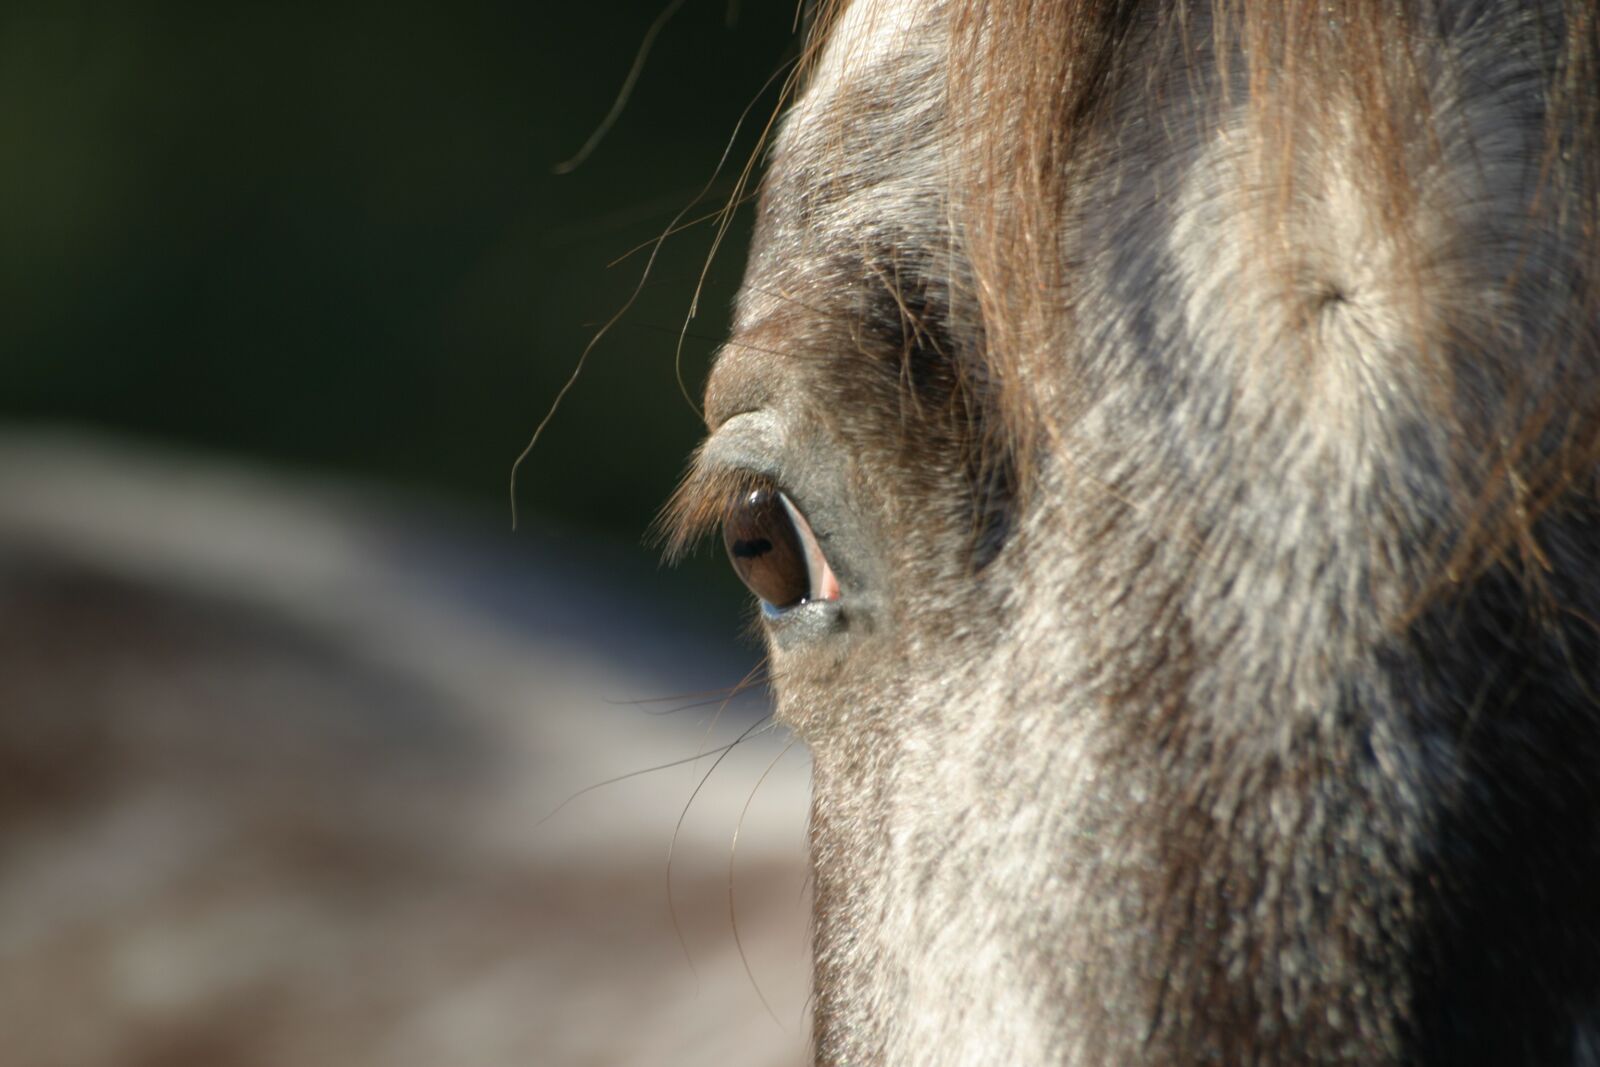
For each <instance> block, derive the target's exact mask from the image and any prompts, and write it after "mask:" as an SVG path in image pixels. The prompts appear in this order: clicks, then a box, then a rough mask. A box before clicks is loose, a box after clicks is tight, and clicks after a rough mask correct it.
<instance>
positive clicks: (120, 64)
mask: <svg viewBox="0 0 1600 1067" xmlns="http://www.w3.org/2000/svg"><path fill="white" fill-rule="evenodd" d="M664 6H665V5H664V0H609V2H604V3H596V4H547V3H499V4H495V3H478V4H450V5H443V4H420V3H415V4H404V3H401V4H389V5H384V6H381V7H380V6H376V5H373V6H370V7H357V6H355V5H338V4H332V5H330V4H315V5H312V4H305V5H299V4H282V3H274V4H210V5H198V4H173V3H166V4H158V3H146V4H139V5H110V4H95V3H87V2H85V3H72V2H68V0H55V2H52V3H48V4H37V5H30V4H15V3H13V4H7V5H5V6H4V8H3V13H0V154H3V163H0V419H3V420H4V421H5V422H7V423H10V424H13V425H14V424H17V423H24V424H26V423H31V422H52V423H56V422H63V421H65V422H68V423H71V424H77V425H87V426H90V427H96V428H108V429H112V430H115V431H117V432H120V433H128V434H133V435H137V436H139V437H141V438H148V439H153V440H155V441H158V442H162V443H172V444H177V445H180V446H184V447H195V448H200V449H205V450H210V451H220V452H223V453H225V454H229V455H234V456H241V457H246V458H249V459H258V460H265V461H270V462H273V463H277V464H284V465H288V466H290V467H292V468H296V469H301V470H308V471H313V472H316V473H330V474H336V475H340V476H351V475H353V476H356V477H359V478H365V479H371V480H376V481H379V482H381V483H383V484H388V485H393V486H398V487H402V488H405V489H415V490H420V491H422V492H424V493H426V494H429V495H434V496H439V497H443V498H446V499H448V500H450V501H452V502H453V504H454V505H456V506H459V507H460V508H462V509H465V510H466V511H467V512H469V513H473V514H474V515H476V516H478V517H479V518H481V520H482V521H483V522H485V523H501V524H505V525H509V521H510V519H509V509H508V506H507V504H506V486H507V479H508V476H509V472H510V467H511V463H512V461H513V459H514V458H515V457H516V455H517V454H518V452H519V451H520V450H521V449H522V447H523V445H524V444H525V443H526V442H527V440H528V438H529V435H530V434H531V432H532V431H533V429H534V427H535V425H536V424H537V423H538V421H539V419H540V417H541V416H542V415H543V414H544V413H545V411H546V410H547V408H548V407H549V405H550V403H551V401H552V400H553V398H554V397H555V395H556V393H557V391H558V390H559V388H560V385H561V383H562V381H563V380H564V379H565V378H566V376H567V375H568V374H569V373H570V372H571V370H572V369H573V366H574V364H575V362H576V361H577V359H578V357H579V354H580V353H581V352H582V350H583V347H584V345H585V343H586V342H587V341H588V339H589V338H590V337H591V336H592V335H593V334H594V332H595V329H596V327H597V326H598V325H599V324H600V323H602V322H604V321H605V320H606V319H608V318H609V317H611V316H612V315H613V314H614V313H615V312H617V311H618V310H619V309H620V308H621V307H622V306H623V304H624V303H625V301H626V300H627V297H628V294H629V292H630V291H631V290H632V289H633V287H634V285H635V284H636V283H637V281H638V279H639V276H640V272H641V270H642V268H643V265H644V256H643V255H635V256H633V257H632V258H629V259H627V260H626V261H624V262H622V263H621V264H619V265H616V266H608V264H610V263H611V262H612V261H613V260H615V259H616V258H617V257H619V256H621V255H622V254H624V253H626V252H628V251H629V250H630V249H633V248H634V247H636V246H638V245H639V244H641V243H642V242H647V241H649V240H651V239H652V238H654V237H655V236H657V235H658V234H659V233H660V232H661V231H662V230H663V229H664V228H665V227H666V226H667V224H668V223H669V221H670V220H671V219H672V217H673V216H674V215H675V214H676V213H677V212H678V211H679V210H680V209H683V208H684V207H686V206H687V205H689V204H690V202H691V201H692V200H693V199H694V197H695V195H696V193H697V192H698V191H699V190H700V188H701V187H702V186H703V185H704V184H705V183H706V182H707V180H708V179H709V178H710V177H711V175H712V172H713V170H714V169H715V168H716V165H717V160H718V158H719V156H720V155H721V154H722V151H723V148H724V146H725V145H726V143H727V141H728V138H729V136H730V134H731V133H732V132H733V130H734V128H735V125H736V123H737V121H738V118H739V114H740V112H741V111H742V110H743V109H744V108H745V106H746V105H747V104H750V103H751V102H752V101H757V102H756V103H755V105H754V108H753V110H752V112H751V116H752V118H751V121H749V122H747V123H746V128H745V130H744V131H743V133H742V135H741V136H740V137H739V138H738V139H737V140H736V143H735V146H734V150H733V155H732V156H731V162H732V167H731V168H730V169H729V170H726V171H725V172H724V174H723V175H722V176H721V177H720V178H719V179H717V180H716V181H715V182H714V183H713V186H712V189H711V191H710V192H709V194H708V195H707V197H706V200H705V201H704V203H703V205H702V208H700V209H695V210H694V211H692V212H691V214H692V215H699V214H701V213H703V211H704V210H708V209H711V208H716V207H720V206H722V205H723V204H724V203H725V202H726V200H727V198H728V195H729V191H730V189H731V180H732V176H733V174H734V173H735V172H736V170H737V167H738V165H740V164H742V163H743V161H744V160H745V159H746V158H747V157H748V156H749V154H750V152H751V151H752V149H753V147H754V142H755V134H756V132H757V131H758V130H759V127H760V126H761V125H763V124H764V122H765V120H766V118H767V117H768V115H770V113H771V110H772V107H773V105H774V101H775V95H774V92H773V91H772V89H771V88H768V89H766V90H765V92H764V94H763V85H764V83H766V82H767V81H768V79H769V77H770V76H771V75H772V74H773V72H774V71H776V70H777V69H778V68H779V67H780V66H781V65H782V64H783V63H784V62H785V61H786V60H787V59H789V58H791V57H792V55H793V52H794V48H795V41H794V36H793V34H792V32H791V22H792V19H793V16H794V11H793V9H792V8H791V7H790V5H788V4H774V5H746V6H739V5H733V6H730V5H729V4H728V3H727V2H726V0H690V2H688V3H686V4H684V5H683V7H682V9H681V10H680V11H678V12H677V13H676V15H675V16H674V17H673V19H672V20H671V22H670V23H669V24H668V25H667V26H666V27H665V29H664V30H663V32H662V33H661V35H660V37H659V39H658V41H657V42H656V46H655V48H654V50H653V52H652V53H651V55H650V56H649V59H648V62H647V65H646V66H645V68H644V71H643V75H642V77H641V78H640V80H639V82H638V86H637V89H636V91H635V93H634V95H633V98H632V100H631V101H630V102H629V104H628V106H627V108H626V110H625V111H624V112H623V113H622V115H621V118H620V120H619V121H618V122H617V124H616V127H615V129H614V130H613V131H612V132H611V134H610V135H609V136H608V137H607V138H606V139H605V140H604V141H603V142H602V143H601V144H600V145H599V147H598V148H597V150H596V151H595V152H594V153H593V155H592V157H591V158H590V159H589V160H588V161H587V162H586V163H585V164H584V165H583V166H581V167H580V168H579V169H577V170H576V171H575V172H574V173H571V174H567V175H557V174H555V173H554V172H553V169H554V167H555V165H556V164H558V163H559V162H560V161H562V160H563V159H565V158H567V157H568V156H570V155H571V154H572V153H573V152H575V151H576V150H577V149H578V147H579V146H580V145H582V144H583V143H584V141H585V140H586V139H587V138H588V137H589V135H590V134H591V133H592V132H593V131H594V129H595V128H596V126H597V124H598V123H599V122H600V121H601V119H602V117H603V116H604V115H605V113H606V112H607V110H608V108H609V107H610V105H611V102H612V99H613V97H614V96H615V94H616V92H617V90H618V89H619V87H620V86H621V84H622V82H623V80H624V78H625V76H626V74H627V71H628V69H629V67H630V65H631V64H632V62H633V60H634V57H635V53H636V51H637V49H638V46H639V44H640V41H641V39H642V38H643V37H644V36H645V34H646V31H647V29H648V27H649V26H650V24H651V22H652V21H653V20H655V19H656V17H657V16H658V15H660V14H661V12H662V10H663V8H664ZM748 215H749V210H748V208H747V209H746V210H745V212H743V213H742V214H741V216H740V218H739V220H738V222H737V223H736V225H735V226H734V228H733V230H732V231H731V232H730V235H729V239H728V242H727V244H726V245H725V246H724V248H723V250H722V252H721V254H720V255H719V256H717V257H716V259H715V261H714V262H713V264H712V267H711V271H710V276H709V284H708V287H707V290H706V294H705V297H704V299H703V300H702V302H701V310H700V314H699V316H698V317H697V318H696V319H695V320H694V322H693V323H692V324H691V325H690V335H691V336H690V338H689V341H688V344H687V346H686V347H685V350H684V357H685V358H684V366H683V374H684V378H685V380H686V382H687V383H688V386H689V392H690V394H691V395H692V396H695V397H696V398H698V394H699V391H700V388H701V386H702V384H703V381H704V374H705V369H706V363H707V359H708V356H709V354H710V353H711V351H712V349H713V347H714V344H715V341H716V339H717V338H718V337H720V336H721V335H722V333H723V331H724V329H725V326H726V314H727V309H728V305H729V301H730V299H731V296H732V293H733V289H734V287H735V286H736V284H737V282H738V278H739V275H740V272H741V271H742V268H743V259H744V243H745V240H746V235H747V232H748ZM711 236H712V227H711V226H710V225H708V224H702V225H699V226H697V227H694V228H693V229H691V230H689V231H688V232H686V233H683V234H681V235H679V236H677V237H674V238H673V239H671V240H669V241H668V242H667V244H666V247H665V249H664V251H663V253H662V255H661V257H660V259H659V261H658V263H657V265H656V267H655V269H654V271H653V272H652V274H651V277H650V280H649V282H648V284H647V285H646V287H645V289H644V291H643V293H642V295H641V296H640V298H639V300H638V302H637V304H636V305H635V306H634V307H633V309H632V310H631V311H630V312H629V313H628V314H627V315H626V316H625V318H624V319H623V321H622V322H621V323H620V324H619V325H618V326H617V327H616V328H615V329H613V330H612V332H611V333H610V334H609V335H608V336H607V337H606V338H605V339H604V340H603V341H602V342H601V343H600V345H599V346H598V347H597V349H596V350H595V352H594V354H593V356H592V357H591V359H590V362H589V365H588V368H587V370H586V371H585V373H584V375H583V377H582V379H581V380H580V381H579V383H578V385H577V387H576V388H575V389H574V390H573V392H572V394H571V395H570V396H569V397H568V398H567V400H566V402H565V404H564V407H563V408H562V410H561V412H560V413H559V414H558V415H557V417H556V419H555V421H554V422H553V423H552V425H551V427H550V429H549V431H548V433H547V435H546V437H545V439H544V441H543V442H542V443H541V445H540V447H539V449H538V451H537V452H536V453H535V454H534V455H533V456H532V457H531V458H530V460H529V462H528V463H527V464H525V465H524V467H523V471H522V476H521V478H520V482H519V498H520V500H521V502H522V504H523V507H524V509H525V513H526V514H528V515H529V516H530V517H531V519H532V521H533V522H534V523H535V524H537V523H540V522H547V523H549V524H551V525H552V526H554V527H556V528H559V529H562V530H565V531H569V532H571V534H572V535H575V536H578V537H579V538H580V539H581V538H587V537H593V538H595V539H599V540H618V541H631V542H635V543H636V542H637V541H638V539H639V538H640V537H641V536H642V535H643V533H644V531H645V529H646V528H647V526H648V525H649V523H650V521H651V518H652V517H653V515H654V513H655V511H656V509H657V508H658V507H659V505H660V504H661V502H662V501H663V500H664V499H665V497H666V496H667V494H668V493H669V492H670V490H671V488H672V485H673V483H674V481H675V479H676V477H677V475H678V473H679V471H680V470H681V468H682V465H683V462H684V459H685V457H686V455H687V452H688V450H689V449H690V448H691V447H692V446H693V444H694V441H695V439H696V437H697V436H698V434H699V431H700V425H699V422H698V418H697V415H696V413H695V412H694V410H693V409H692V408H691V407H690V405H689V404H688V403H687V402H685V400H684V399H683V398H682V396H681V395H680V393H679V390H678V386H677V383H676V380H675V376H674V368H673V349H674V346H675V338H676V332H677V330H678V329H679V327H680V326H681V325H682V323H683V319H684V316H685V313H686V312H687V310H688V308H689V304H690V300H691V297H692V294H693V288H694V283H695V280H696V278H697V276H698V274H699V272H700V269H701V267H702V265H703V264H704V263H705V261H706V255H707V250H708V248H709V246H710V241H711ZM722 588H723V589H724V590H725V592H722V593H718V594H716V596H715V598H716V599H719V600H721V602H722V603H723V604H726V603H729V602H732V601H733V598H734V597H736V596H737V593H736V592H735V587H734V586H732V585H731V584H730V585H727V586H723V587H722Z"/></svg>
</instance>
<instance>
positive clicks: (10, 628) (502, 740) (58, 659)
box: [0, 433, 807, 1067]
mask: <svg viewBox="0 0 1600 1067" xmlns="http://www.w3.org/2000/svg"><path fill="white" fill-rule="evenodd" d="M508 546H509V547H508ZM607 571H608V568H607V567H606V566H605V565H604V561H603V560H591V561H589V562H587V563H585V562H583V561H578V562H574V561H572V560H570V559H559V558H552V557H551V556H550V555H549V554H548V552H547V551H546V550H544V549H542V548H541V541H540V540H539V539H538V538H537V537H535V536H531V535H525V536H521V537H518V538H516V539H515V540H511V539H505V541H503V542H502V541H496V540H495V539H494V538H492V537H488V536H481V535H477V534H469V533H467V532H464V531H463V530H462V529H460V528H459V527H452V526H451V525H450V524H449V523H448V522H445V521H442V520H440V519H439V518H438V517H437V516H433V515H430V514H427V513H426V511H425V509H421V508H417V507H415V506H406V505H402V504H399V503H396V502H394V501H385V500H383V499H378V498H374V497H371V496H362V495H361V494H358V493H356V492H355V491H352V490H349V489H346V488H342V487H337V486H327V485H317V484H301V483H296V482H294V481H290V480H286V479H282V478H278V477H274V476H270V475H268V474H265V473H262V472H260V471H256V470H251V469H245V468H236V467H230V466H222V465H217V464H211V463H202V462H199V461H195V460H192V459H185V458H180V457H176V456H171V455H163V454H159V453H154V452H149V451H143V450H139V449H136V448H134V447H133V446H130V445H127V444H124V443H119V442H115V441H105V440H94V439H88V438H82V437H70V436H65V435H54V436H50V435H40V434H31V435H20V434H17V433H12V434H9V435H0V1063H3V1064H5V1065H6V1067H44V1065H51V1067H53V1065H62V1067H68V1065H70V1067H100V1065H113V1064H115V1065H117V1067H130V1065H131V1067H156V1065H167V1064H170V1065H174V1067H177V1065H184V1067H195V1065H201V1067H242V1065H247V1064H248V1065H262V1067H267V1065H271V1067H322V1065H328V1067H334V1065H338V1067H361V1065H368V1064H370V1065H374V1067H377V1065H383V1067H409V1065H416V1067H479V1065H482V1067H491V1065H492V1067H500V1065H554V1067H560V1065H568V1064H677V1063H682V1064H712V1063H715V1064H757V1065H759V1064H769V1063H770V1064H784V1063H793V1062H797V1061H798V1060H799V1059H800V1053H799V1050H800V1048H801V1046H802V1041H801V1037H800V1035H801V1034H802V1033H803V1032H804V1023H803V1021H802V1016H803V1013H804V1009H805V1001H806V984H807V973H806V964H805V959H806V951H805V944H804V938H805V918H804V916H805V911H806V901H805V899H804V875H803V861H802V853H803V836H804V825H805V804H806V776H807V775H806V772H807V767H806V759H805V755H804V753H803V752H802V751H801V750H800V749H798V748H795V749H793V750H792V751H789V752H788V753H787V755H783V756H782V758H781V759H779V760H778V762H777V763H776V765H775V769H773V770H772V772H771V774H770V775H769V776H768V777H767V778H766V779H765V781H764V782H763V783H762V784H761V786H760V789H759V790H755V787H756V785H757V781H758V779H760V777H761V775H762V772H763V771H764V770H765V769H766V768H767V767H768V766H769V765H770V764H772V761H773V760H774V759H775V758H777V757H779V756H780V754H782V753H783V752H784V749H785V746H786V744H787V740H786V739H785V738H783V737H780V736H778V735H776V734H770V733H762V734H758V735H756V736H755V737H754V738H753V739H752V740H751V741H750V742H748V743H746V744H743V745H740V746H739V747H738V748H736V749H734V750H733V751H732V753H731V754H730V755H729V757H728V758H727V760H726V761H724V763H723V764H722V765H721V766H720V767H719V768H718V769H717V770H716V773H714V774H713V775H711V777H710V778H709V780H708V781H707V784H706V786H705V788H704V789H703V791H702V792H701V793H700V795H699V796H698V798H697V799H696V800H695V802H694V805H693V807H692V808H691V809H690V810H689V813H688V816H687V818H686V819H685V820H684V824H683V828H682V831H681V833H680V834H679V839H678V845H677V850H676V853H675V858H674V860H673V868H672V899H673V901H674V902H675V904H676V907H677V912H678V926H679V929H680V930H681V933H682V938H683V940H684V942H685V943H686V944H687V948H688V955H689V957H690V959H692V966H691V963H690V962H689V961H688V960H686V958H685V952H684V950H683V948H682V947H680V945H679V940H678V935H677V934H676V933H675V932H674V926H673V922H672V919H671V916H670V913H669V910H668V907H669V905H668V891H667V869H666V860H667V850H668V844H669V841H670V840H671V839H672V836H673V827H674V823H675V822H676V821H677V820H678V818H679V816H680V813H682V812H683V811H684V808H685V804H686V802H687V801H688V799H689V796H690V792H691V790H692V789H693V788H694V784H695V783H696V782H697V781H699V779H700V777H701V776H702V775H703V774H704V773H705V771H706V770H707V769H709V768H710V766H711V763H712V759H713V758H712V757H707V758H706V759H704V760H701V761H700V762H699V763H697V764H695V765H693V766H682V767H675V768H672V769H669V770H664V771H661V772H658V773H655V774H649V775H644V776H641V777H638V778H634V779H631V780H629V781H627V782H624V783H620V784H617V785H610V786H606V787H604V788H601V789H598V790H595V791H593V792H590V793H588V794H585V795H583V796H581V797H579V798H577V799H575V800H574V801H573V802H572V803H571V804H570V805H568V806H567V807H565V808H564V809H563V810H562V811H561V812H560V813H559V814H558V815H557V816H556V817H555V818H553V819H551V820H550V821H548V822H546V823H545V824H543V825H542V826H541V825H537V824H538V823H539V820H540V818H541V817H542V816H543V815H545V814H546V813H547V812H549V811H550V810H551V809H552V808H553V807H555V805H556V804H557V803H558V802H559V801H560V800H561V799H562V798H563V797H564V796H567V795H568V794H570V793H571V792H573V791H574V790H577V789H580V788H582V787H584V786H589V785H593V784H595V783H598V782H601V781H603V780H604V779H607V778H609V777H611V776H614V775H618V774H624V773H627V772H630V771H636V770H639V769H642V768H646V767H650V766H652V765H654V764H657V763H661V762H663V761H666V760H671V759H677V758H681V757H685V756H692V755H693V754H695V753H696V752H697V751H699V750H700V749H701V748H702V747H706V748H714V747H715V746H717V745H720V744H724V743H726V742H728V741H730V740H732V739H733V738H734V737H735V736H737V735H738V734H739V732H740V731H742V730H744V729H745V728H747V727H749V726H751V725H752V724H754V723H756V722H757V720H758V718H759V717H760V716H761V715H762V714H764V712H765V710H766V709H765V707H764V705H763V701H764V698H763V697H762V696H761V695H760V694H759V693H758V694H755V695H752V696H747V697H745V698H743V699H742V701H739V702H736V707H734V708H731V709H729V711H728V712H727V713H726V714H725V715H724V716H723V717H722V719H721V720H720V721H718V722H717V723H716V724H715V727H714V729H711V731H710V740H707V737H708V728H710V727H711V722H712V716H713V714H714V713H715V712H716V707H717V706H716V704H715V703H713V704H712V705H710V706H708V707H704V708H696V709H688V710H683V711H679V712H677V713H675V714H665V715H658V714H650V712H652V711H661V710H666V709H670V708H673V707H676V706H677V705H675V704H673V703H672V702H665V703H649V704H629V703H626V702H629V701H638V700H643V699H646V698H657V697H662V696H666V695H670V694H673V693H679V692H684V691H689V690H705V689H711V688H713V687H717V686H728V685H731V684H732V683H734V682H736V681H737V680H738V679H739V676H740V674H741V672H742V670H743V669H744V668H745V667H746V666H747V665H746V664H741V663H740V662H739V661H738V659H737V658H736V653H734V652H732V651H730V650H726V649H722V650H719V649H718V648H717V646H716V644H715V642H709V641H705V640H699V641H696V640H692V639H691V638H689V637H686V636H684V635H683V633H682V631H683V629H684V628H683V627H681V626H675V625H674V621H675V620H674V614H673V612H672V608H671V605H661V604H641V603H638V601H637V597H636V596H634V595H633V594H632V593H631V591H630V590H629V589H627V588H613V587H609V586H608V585H607V584H606V582H605V581H603V580H602V576H603V575H604V573H605V572H607ZM612 580H613V581H614V579H612ZM730 629H731V626H730ZM679 703H683V702H679ZM752 791H754V793H753V792H752ZM752 796H753V799H752ZM747 801H748V802H749V804H748V809H747V810H746V803H747ZM741 812H743V821H742V826H740V825H739V824H740V818H741ZM736 826H739V832H738V846H737V851H736V853H734V854H733V879H732V887H733V891H734V896H735V902H736V909H737V935H738V938H739V940H740V941H741V942H742V944H743V946H744V950H745V956H746V958H747V959H748V963H749V968H750V972H751V974H753V976H754V981H752V977H751V974H747V973H746V967H745V963H744V962H743V961H742V960H741V958H740V955H739V953H738V951H737V947H736V942H735V927H734V923H733V922H732V921H731V920H730V911H729V889H730V878H729V870H730V843H731V840H732V838H733V836H734V832H735V828H736ZM758 990H759V992H758ZM763 995H764V996H765V998H766V1000H767V1001H768V1002H770V1004H771V1006H772V1009H773V1012H774V1013H775V1014H776V1016H777V1018H778V1020H780V1021H781V1024H782V1025H781V1026H780V1025H779V1022H775V1021H774V1019H773V1018H772V1017H771V1016H769V1015H768V1013H767V1010H766V1009H765V1008H764V1007H763V1004H762V999H761V998H762V996H763Z"/></svg>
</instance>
